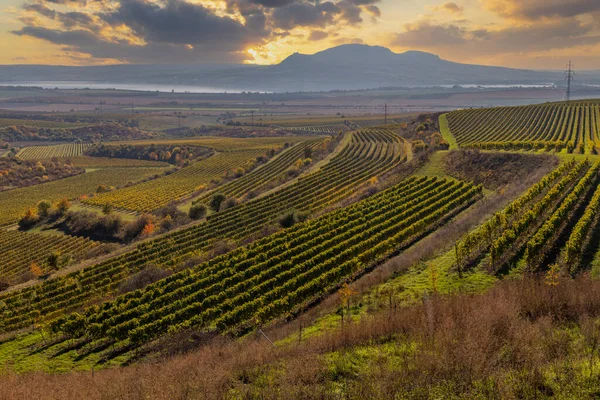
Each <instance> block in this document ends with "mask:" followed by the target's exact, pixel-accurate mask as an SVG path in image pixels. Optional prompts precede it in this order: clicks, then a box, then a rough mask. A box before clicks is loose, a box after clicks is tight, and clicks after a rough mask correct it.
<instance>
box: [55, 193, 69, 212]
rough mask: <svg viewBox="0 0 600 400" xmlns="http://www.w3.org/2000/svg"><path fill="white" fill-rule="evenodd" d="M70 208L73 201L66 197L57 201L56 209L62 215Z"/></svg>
mask: <svg viewBox="0 0 600 400" xmlns="http://www.w3.org/2000/svg"><path fill="white" fill-rule="evenodd" d="M69 208H71V203H70V202H69V199H67V198H66V197H65V198H63V199H62V200H60V201H59V202H58V203H56V209H57V210H58V212H59V213H60V214H61V215H62V214H65V213H66V212H67V211H69Z"/></svg>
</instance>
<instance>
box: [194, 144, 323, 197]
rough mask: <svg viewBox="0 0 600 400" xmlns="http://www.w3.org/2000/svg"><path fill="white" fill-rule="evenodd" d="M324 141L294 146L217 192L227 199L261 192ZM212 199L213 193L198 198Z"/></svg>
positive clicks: (222, 186)
mask: <svg viewBox="0 0 600 400" xmlns="http://www.w3.org/2000/svg"><path fill="white" fill-rule="evenodd" d="M323 143H324V141H323V140H322V139H315V140H308V141H306V142H301V143H299V144H296V145H294V146H293V147H291V148H290V149H288V150H285V151H284V152H283V153H281V154H280V155H278V156H277V157H276V159H274V160H272V161H270V162H269V163H267V164H266V165H264V166H261V167H259V168H257V169H256V170H254V171H252V172H250V173H249V174H246V175H244V176H243V177H241V178H239V179H236V180H234V181H232V182H230V183H227V184H225V185H221V186H219V187H218V188H217V189H215V190H216V191H218V192H219V193H220V194H223V195H224V196H226V197H231V198H242V197H243V196H246V195H248V193H250V192H256V191H259V190H260V189H261V188H262V187H263V186H264V185H266V184H268V183H270V182H271V181H272V180H273V179H275V178H277V177H278V176H280V175H281V174H283V173H284V172H285V171H286V170H288V169H289V168H290V167H292V166H294V165H295V164H296V163H298V161H299V160H300V161H302V160H303V159H305V158H306V156H305V153H306V150H307V149H308V150H310V152H312V151H314V150H316V149H317V148H318V147H319V146H322V145H323ZM210 197H211V193H208V194H206V195H204V196H201V197H200V198H198V200H197V201H198V202H205V203H207V202H208V201H209V199H210Z"/></svg>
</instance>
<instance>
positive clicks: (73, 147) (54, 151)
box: [17, 143, 93, 160]
mask: <svg viewBox="0 0 600 400" xmlns="http://www.w3.org/2000/svg"><path fill="white" fill-rule="evenodd" d="M92 146H93V144H92V143H70V144H58V145H54V146H33V147H25V148H24V149H22V150H21V151H19V152H18V153H17V157H19V158H21V159H23V160H44V159H49V158H54V157H56V158H69V157H77V156H80V155H82V154H83V153H84V152H85V150H86V149H88V148H90V147H92Z"/></svg>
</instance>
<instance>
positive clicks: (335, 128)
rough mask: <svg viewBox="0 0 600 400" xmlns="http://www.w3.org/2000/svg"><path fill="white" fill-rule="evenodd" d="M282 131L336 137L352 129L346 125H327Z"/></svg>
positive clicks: (290, 127) (296, 127) (291, 127)
mask: <svg viewBox="0 0 600 400" xmlns="http://www.w3.org/2000/svg"><path fill="white" fill-rule="evenodd" d="M282 129H289V130H292V131H299V132H314V133H318V134H327V135H336V134H338V133H339V132H348V131H349V130H350V128H349V127H348V126H347V125H345V124H325V125H306V126H289V127H285V128H283V127H282Z"/></svg>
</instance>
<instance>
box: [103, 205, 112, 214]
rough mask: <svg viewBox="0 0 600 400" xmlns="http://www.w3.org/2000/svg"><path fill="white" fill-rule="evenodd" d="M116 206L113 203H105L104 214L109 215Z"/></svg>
mask: <svg viewBox="0 0 600 400" xmlns="http://www.w3.org/2000/svg"><path fill="white" fill-rule="evenodd" d="M114 208H115V207H114V206H113V205H112V203H104V205H103V206H102V214H104V215H109V214H110V213H112V212H113V210H114Z"/></svg>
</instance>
